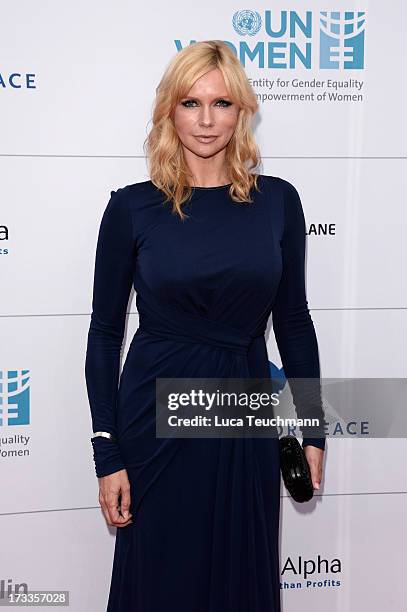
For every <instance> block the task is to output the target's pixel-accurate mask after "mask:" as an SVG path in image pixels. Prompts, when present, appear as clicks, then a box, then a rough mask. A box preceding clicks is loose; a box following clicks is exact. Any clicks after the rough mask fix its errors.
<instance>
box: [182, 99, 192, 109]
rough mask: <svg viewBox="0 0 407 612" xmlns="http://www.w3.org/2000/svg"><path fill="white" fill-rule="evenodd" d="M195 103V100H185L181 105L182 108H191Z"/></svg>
mask: <svg viewBox="0 0 407 612" xmlns="http://www.w3.org/2000/svg"><path fill="white" fill-rule="evenodd" d="M194 102H195V100H184V101H183V102H181V104H182V106H185V107H186V108H191V107H192V104H194Z"/></svg>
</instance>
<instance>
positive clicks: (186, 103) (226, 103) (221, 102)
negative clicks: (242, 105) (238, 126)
mask: <svg viewBox="0 0 407 612" xmlns="http://www.w3.org/2000/svg"><path fill="white" fill-rule="evenodd" d="M181 104H182V106H185V108H193V107H194V106H195V104H196V100H192V99H190V100H183V101H182V102H181ZM231 104H232V102H229V101H228V100H224V99H223V98H220V99H219V100H218V101H217V102H216V105H220V107H221V108H227V107H228V106H231Z"/></svg>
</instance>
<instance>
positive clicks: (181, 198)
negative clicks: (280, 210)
mask: <svg viewBox="0 0 407 612" xmlns="http://www.w3.org/2000/svg"><path fill="white" fill-rule="evenodd" d="M216 68H218V69H219V70H220V71H221V72H222V75H223V78H224V80H225V85H226V88H227V91H228V95H229V96H230V98H231V99H232V101H233V102H235V103H236V104H237V105H238V107H239V108H240V110H239V115H238V120H237V124H236V129H235V132H234V134H233V136H232V138H231V140H230V141H229V143H228V145H227V147H226V154H225V162H226V165H227V168H226V172H227V174H228V176H229V178H230V182H231V185H230V187H229V194H230V197H231V198H232V200H234V201H235V202H249V203H250V202H252V199H251V197H250V190H251V189H252V187H253V186H254V187H255V188H256V189H257V191H260V189H259V187H258V184H257V179H258V175H257V174H255V173H253V172H252V170H253V169H255V168H256V167H257V166H258V165H259V163H260V153H259V149H258V146H257V144H256V142H255V139H254V136H253V133H252V129H251V121H252V117H253V115H254V114H255V113H256V112H257V110H258V104H257V99H256V95H255V93H254V91H253V89H252V87H251V85H250V83H249V81H248V79H247V76H246V73H245V71H244V69H243V66H242V65H241V63H240V61H239V60H238V59H237V57H236V56H235V55H234V53H233V51H232V50H231V49H230V47H229V46H228V45H227V44H226V43H224V42H223V41H220V40H205V41H201V42H196V43H192V44H191V45H190V46H188V47H185V48H184V49H183V50H182V51H179V52H178V53H177V55H175V56H174V58H173V59H172V60H171V62H170V63H169V65H168V67H167V68H166V70H165V72H164V75H163V76H162V78H161V81H160V82H159V84H158V87H157V88H156V98H155V104H154V108H153V115H152V124H153V125H152V128H151V130H150V132H149V134H148V136H147V138H146V139H145V141H144V152H145V155H146V157H147V163H148V169H149V175H150V179H151V181H152V183H153V184H154V185H155V186H156V187H158V188H159V189H161V190H162V191H163V192H164V193H165V195H166V196H167V197H166V200H165V202H172V204H173V207H172V212H173V213H174V214H176V213H178V214H179V216H180V217H181V219H184V218H185V216H186V215H185V214H184V213H183V211H182V208H181V206H182V204H183V203H184V202H186V201H187V200H189V198H190V197H191V195H192V193H193V187H192V186H191V182H192V179H193V176H192V174H191V172H190V170H189V168H188V166H187V163H186V161H185V157H184V153H183V148H182V143H181V141H180V139H179V136H178V133H177V131H176V129H175V126H174V123H173V120H172V116H173V112H174V109H175V106H176V104H177V103H178V102H179V100H180V99H182V98H183V97H186V96H187V95H188V92H189V90H190V89H191V87H192V86H193V84H194V82H195V81H196V80H197V79H199V78H200V77H201V76H203V75H204V74H205V73H207V72H209V71H210V70H213V69H216ZM188 179H190V180H188Z"/></svg>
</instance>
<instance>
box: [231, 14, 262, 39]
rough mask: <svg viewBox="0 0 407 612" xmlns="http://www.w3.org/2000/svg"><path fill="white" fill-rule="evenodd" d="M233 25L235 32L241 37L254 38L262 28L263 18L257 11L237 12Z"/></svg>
mask: <svg viewBox="0 0 407 612" xmlns="http://www.w3.org/2000/svg"><path fill="white" fill-rule="evenodd" d="M232 24H233V27H234V29H235V32H237V33H238V34H240V35H241V36H246V34H248V35H249V36H254V35H255V34H257V32H258V31H259V30H260V28H261V17H260V15H259V13H258V12H257V11H249V10H245V11H236V13H235V14H234V15H233V20H232Z"/></svg>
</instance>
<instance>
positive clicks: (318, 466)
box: [304, 444, 325, 489]
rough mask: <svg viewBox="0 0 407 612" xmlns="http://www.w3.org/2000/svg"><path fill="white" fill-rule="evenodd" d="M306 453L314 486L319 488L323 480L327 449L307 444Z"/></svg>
mask: <svg viewBox="0 0 407 612" xmlns="http://www.w3.org/2000/svg"><path fill="white" fill-rule="evenodd" d="M304 453H305V457H306V459H307V461H308V465H309V467H310V470H311V479H312V486H313V487H314V489H319V487H320V485H321V480H322V463H323V460H324V453H325V451H323V450H322V449H321V448H317V447H316V446H311V445H310V444H307V445H306V446H304Z"/></svg>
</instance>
